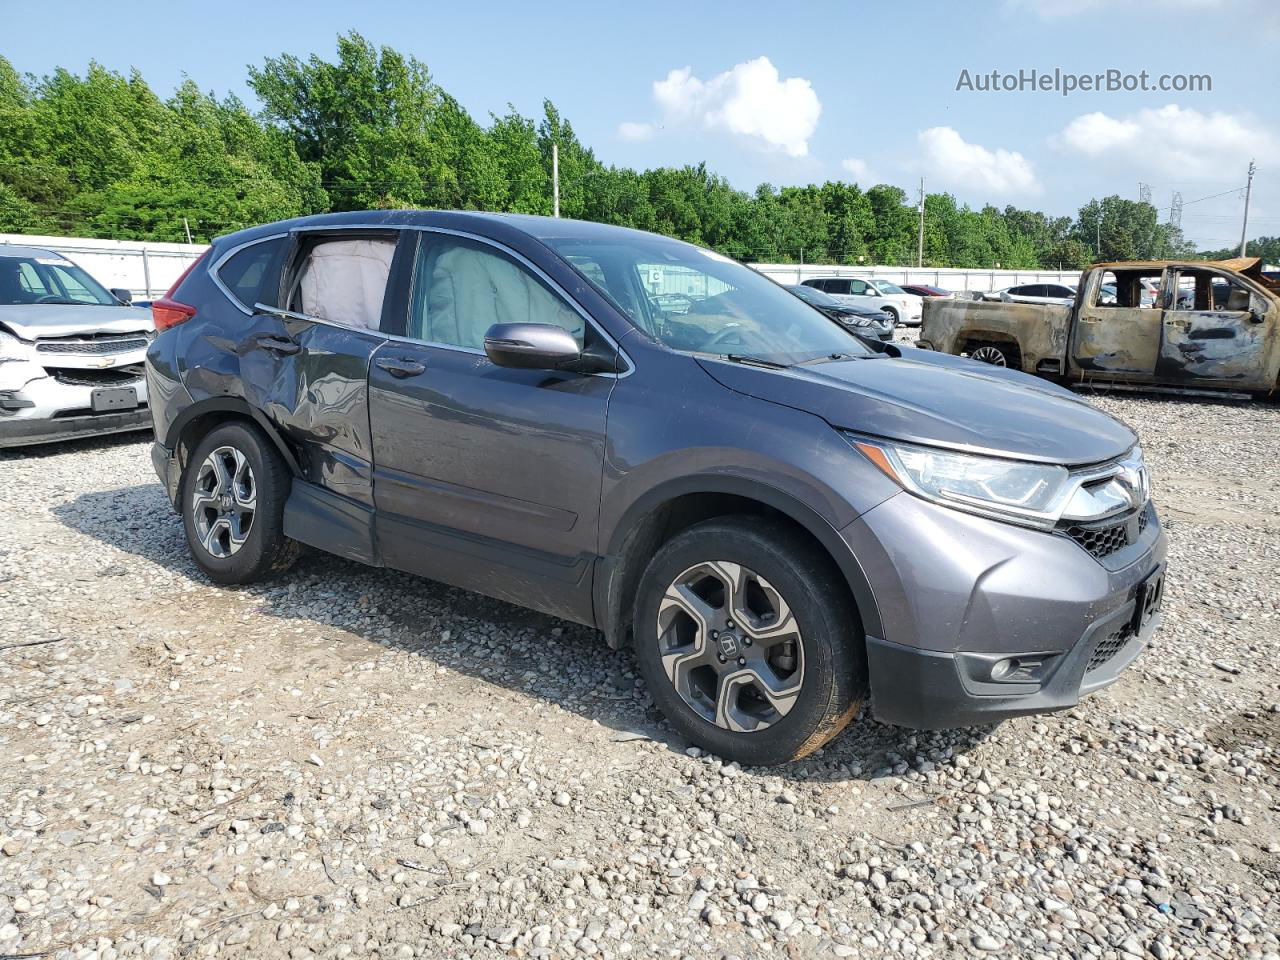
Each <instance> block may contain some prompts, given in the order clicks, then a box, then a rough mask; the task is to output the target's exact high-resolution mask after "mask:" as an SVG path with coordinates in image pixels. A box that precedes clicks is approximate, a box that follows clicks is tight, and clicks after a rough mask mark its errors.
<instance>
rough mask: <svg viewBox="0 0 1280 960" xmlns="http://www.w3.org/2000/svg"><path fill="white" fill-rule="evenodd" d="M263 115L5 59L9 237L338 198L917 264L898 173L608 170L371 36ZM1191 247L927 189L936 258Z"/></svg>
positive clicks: (1113, 207) (312, 71)
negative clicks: (888, 177)
mask: <svg viewBox="0 0 1280 960" xmlns="http://www.w3.org/2000/svg"><path fill="white" fill-rule="evenodd" d="M248 85H249V87H250V89H252V90H253V92H254V94H255V95H256V97H257V99H258V101H259V103H260V105H261V106H260V109H258V110H257V111H255V110H253V109H251V108H250V107H249V106H248V105H246V104H245V103H244V102H242V101H241V100H239V99H237V98H236V97H234V96H228V97H224V98H221V99H219V98H218V97H216V96H215V95H214V94H212V93H207V92H203V91H201V90H200V88H199V87H198V86H197V85H196V83H195V82H194V81H192V80H190V79H187V80H185V81H184V82H183V84H182V85H181V86H180V87H179V88H178V89H177V90H176V91H175V92H174V94H173V95H172V96H171V97H170V98H168V99H162V98H160V97H159V96H157V95H156V93H155V92H154V91H153V90H152V89H151V88H150V87H149V86H148V85H147V83H146V81H145V80H144V79H143V78H142V76H141V74H139V73H138V72H137V71H134V72H132V73H131V74H130V75H129V76H124V75H122V74H120V73H117V72H114V71H111V70H108V69H106V68H104V67H102V66H101V65H98V64H96V63H95V64H90V65H89V68H88V70H87V72H86V73H85V74H84V75H83V76H79V75H76V74H73V73H71V72H70V71H68V70H66V69H63V68H59V69H57V70H55V71H54V72H53V73H52V74H51V75H48V76H45V77H34V76H30V75H25V76H24V75H19V74H18V73H17V72H16V71H15V70H14V68H13V66H12V64H10V63H9V62H8V61H7V60H5V59H4V58H3V57H0V232H7V233H37V234H39V233H44V234H63V235H77V236H93V237H108V238H117V239H131V240H157V241H185V240H187V239H188V236H190V238H191V239H193V240H195V241H196V242H205V241H208V240H209V239H211V238H212V237H214V236H217V235H219V234H223V233H228V232H231V231H234V230H238V229H240V228H243V227H246V226H251V225H253V224H258V223H263V222H268V221H272V220H281V219H286V218H289V217H295V216H301V215H306V214H313V213H321V212H324V211H330V210H333V211H339V210H359V209H370V208H378V209H390V208H407V207H414V208H442V209H460V210H495V211H508V212H516V213H534V214H550V213H551V212H552V186H551V151H552V145H553V144H555V145H556V146H557V147H558V148H559V164H560V184H561V185H560V210H561V215H562V216H566V217H576V218H581V219H585V220H594V221H599V222H603V223H613V224H619V225H623V226H629V227H636V228H639V229H642V230H652V231H656V232H658V233H663V234H667V235H669V236H673V237H679V238H681V239H684V240H689V241H692V242H694V243H699V244H703V245H705V246H708V247H711V248H713V249H716V250H718V251H720V252H721V253H724V254H726V255H728V256H731V257H735V258H737V259H742V260H750V261H757V262H783V263H793V262H796V261H803V262H812V263H846V264H849V263H859V262H863V263H868V264H871V263H878V264H896V265H914V264H915V262H916V256H917V243H918V237H917V230H918V226H919V219H918V218H919V212H918V208H917V207H916V206H915V204H914V203H913V202H912V201H911V200H910V199H909V198H908V197H907V195H906V193H905V192H904V191H903V190H901V189H899V188H898V187H895V186H891V185H889V184H883V183H881V184H875V185H872V186H868V187H865V188H864V187H862V186H859V185H858V184H856V183H846V182H840V181H828V182H826V183H823V184H821V185H818V184H814V185H808V186H797V187H781V188H775V187H774V186H772V185H770V184H767V183H765V184H761V185H760V186H758V187H757V188H756V189H755V190H754V191H752V192H746V191H742V190H737V189H734V188H733V187H732V186H731V185H730V184H729V183H728V181H727V180H725V178H724V177H721V176H719V175H717V174H715V173H714V172H712V171H710V170H708V169H707V168H706V166H705V165H704V164H697V165H691V166H684V167H679V168H675V167H659V168H656V169H651V170H643V171H638V170H633V169H630V168H627V167H619V166H614V165H608V164H605V163H602V162H601V161H600V160H599V159H598V158H597V157H596V155H595V153H594V152H593V151H592V150H591V148H590V147H588V146H587V145H585V144H583V143H582V142H581V141H580V140H579V139H578V137H577V135H576V134H575V133H574V130H573V127H572V125H571V124H570V123H569V121H568V119H566V118H565V117H563V116H562V115H561V114H560V112H559V111H558V110H557V109H556V108H555V106H554V105H553V104H552V103H551V102H550V101H544V103H543V109H542V114H541V116H539V117H537V118H530V117H525V116H522V115H521V114H520V113H518V112H517V111H516V110H515V108H514V107H510V106H509V107H508V110H507V112H506V113H505V114H503V115H500V116H499V115H491V116H490V117H489V118H488V121H487V122H486V123H480V122H477V121H476V120H475V119H474V118H473V117H472V116H471V115H470V114H469V113H468V112H467V111H466V110H465V109H463V107H462V106H461V105H460V104H459V103H458V101H457V100H456V99H455V98H454V97H452V96H451V95H450V94H449V93H448V92H447V91H445V90H444V89H443V88H441V87H440V86H439V84H437V83H436V82H435V81H434V80H433V79H432V77H431V75H430V73H429V71H428V70H427V67H426V65H425V64H423V63H421V62H420V61H418V60H417V59H415V58H413V57H411V56H405V55H403V54H401V53H399V52H397V51H396V50H394V49H391V48H390V47H382V48H375V47H374V46H373V45H372V44H370V43H369V42H367V41H366V40H365V39H364V38H363V37H361V36H360V35H359V34H357V33H354V32H352V33H349V34H346V35H344V36H340V37H339V38H338V46H337V55H336V58H335V59H333V60H326V59H323V58H321V57H320V56H317V55H312V56H311V57H309V58H307V59H305V60H304V59H300V58H297V57H294V56H290V55H283V56H280V57H271V58H267V59H266V60H265V61H264V62H263V63H262V64H261V65H260V66H256V67H253V66H251V67H249V68H248ZM1189 253H1190V249H1189V248H1188V245H1187V244H1186V243H1185V242H1184V241H1183V239H1182V236H1181V234H1180V233H1179V232H1178V230H1177V229H1176V228H1174V227H1172V226H1171V225H1169V224H1165V223H1161V222H1160V221H1159V217H1158V214H1157V211H1156V209H1155V208H1154V207H1152V206H1151V205H1150V204H1147V203H1139V202H1137V201H1133V200H1128V199H1125V198H1123V197H1120V196H1109V197H1105V198H1103V199H1101V200H1093V201H1090V202H1089V203H1088V204H1086V205H1085V206H1083V207H1082V208H1081V209H1080V211H1079V213H1078V214H1077V216H1076V217H1074V218H1072V217H1053V216H1049V215H1047V214H1044V213H1042V212H1039V211H1035V210H1023V209H1019V208H1017V207H1014V206H1006V207H1004V208H1003V209H999V208H997V207H995V206H991V205H988V206H984V207H982V208H981V209H976V210H975V209H972V208H970V207H969V206H967V205H963V204H959V203H957V201H956V199H955V197H953V196H952V195H950V194H948V193H933V194H929V195H927V196H926V198H925V231H924V262H925V264H926V265H927V266H937V267H973V268H982V267H985V268H994V267H1003V268H1006V269H1034V268H1053V269H1056V268H1063V269H1074V268H1079V267H1082V266H1085V265H1086V264H1088V263H1091V262H1093V261H1095V260H1100V259H1101V260H1123V259H1134V258H1146V257H1151V258H1164V257H1173V256H1185V255H1188V254H1189Z"/></svg>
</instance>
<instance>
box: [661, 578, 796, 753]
mask: <svg viewBox="0 0 1280 960" xmlns="http://www.w3.org/2000/svg"><path fill="white" fill-rule="evenodd" d="M658 644H659V649H660V652H661V655H662V665H663V669H664V670H665V672H666V675H667V679H668V680H669V681H670V682H671V684H672V686H674V687H675V689H676V692H677V693H678V694H679V695H680V698H681V699H682V700H683V701H684V702H685V704H686V705H687V706H689V707H690V708H691V709H692V710H693V711H694V712H695V713H697V714H698V715H699V716H700V717H702V718H703V719H704V720H706V721H708V722H709V723H714V724H715V725H716V726H717V727H721V728H723V729H725V730H731V731H734V732H736V733H753V732H756V731H759V730H764V729H766V728H768V727H770V726H772V725H773V724H775V723H777V722H778V721H779V720H781V719H782V718H783V717H785V716H786V715H787V714H788V713H789V712H790V711H791V709H792V707H794V706H795V704H796V701H797V699H798V698H799V696H800V689H801V686H802V685H803V683H804V643H803V639H802V638H801V636H800V628H799V625H798V624H797V623H796V620H795V617H794V616H793V615H792V613H791V608H790V607H789V606H788V605H787V602H786V601H785V600H784V599H783V597H782V595H781V594H780V593H779V592H778V591H777V590H776V589H774V587H773V586H772V585H771V584H770V583H769V582H768V581H767V580H765V579H764V577H762V576H760V575H759V574H757V573H755V572H754V571H752V570H750V569H748V568H747V567H744V566H742V565H741V564H737V563H730V562H728V561H724V560H714V561H707V562H705V563H699V564H696V565H695V566H692V567H690V568H689V569H688V570H685V571H684V572H683V573H681V574H680V575H679V576H678V577H676V578H675V580H674V581H673V582H672V583H671V585H670V586H669V587H667V590H666V592H665V594H664V595H663V598H662V602H661V603H660V604H659V606H658Z"/></svg>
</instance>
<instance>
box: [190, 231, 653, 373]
mask: <svg viewBox="0 0 1280 960" xmlns="http://www.w3.org/2000/svg"><path fill="white" fill-rule="evenodd" d="M348 230H383V231H387V230H393V231H395V232H397V233H407V232H409V231H413V232H415V233H437V234H444V235H447V236H453V237H461V238H463V239H464V240H474V241H476V242H477V243H483V244H486V245H487V246H490V247H493V248H494V249H496V250H500V251H502V252H503V253H505V254H506V255H507V256H509V257H511V258H513V259H514V260H516V261H517V262H519V263H521V264H523V265H524V266H525V267H526V268H527V269H529V270H530V271H531V272H532V273H533V274H534V275H535V276H537V277H538V278H539V279H541V280H542V282H543V283H545V284H546V285H547V286H548V287H550V288H551V291H552V292H553V293H554V294H555V295H556V296H558V297H560V299H562V300H563V301H564V302H565V303H566V304H568V305H569V307H570V308H572V309H573V310H574V311H575V312H576V313H577V314H578V315H579V316H581V317H582V319H583V322H584V323H587V324H590V326H591V328H592V329H593V330H595V332H596V333H598V334H599V335H600V336H601V337H603V338H604V339H605V341H606V342H607V343H608V344H609V345H610V346H611V347H613V349H614V350H615V351H616V352H617V354H618V356H619V357H621V358H622V360H623V362H624V363H625V364H626V369H625V370H623V371H622V372H620V373H588V374H582V376H588V377H603V378H605V379H609V380H621V379H622V378H624V377H629V376H631V374H632V373H634V372H635V369H636V366H635V363H634V362H633V361H632V360H631V357H630V356H629V355H628V354H627V352H626V351H625V350H623V349H622V347H621V346H619V345H618V341H617V340H615V339H614V338H613V337H612V336H611V335H610V334H609V332H608V331H607V330H605V329H604V328H603V327H601V326H600V324H599V323H597V322H596V320H595V319H594V318H593V317H592V316H591V314H590V313H588V312H587V311H586V310H585V309H584V308H583V307H582V305H581V304H580V303H578V301H576V300H575V299H574V298H573V297H571V296H570V295H569V294H568V293H567V292H566V291H565V289H564V287H562V286H560V284H558V283H556V281H555V280H553V279H552V278H551V277H549V276H548V275H547V274H546V272H545V271H544V270H543V269H542V268H541V267H539V266H538V265H537V264H535V263H533V262H532V261H531V260H529V258H528V257H526V256H524V255H523V254H521V253H519V252H518V251H516V250H512V249H511V248H510V247H508V246H507V245H506V244H505V243H502V242H501V241H498V240H494V239H492V238H490V237H483V236H480V235H479V234H475V233H470V232H468V231H466V230H455V229H453V228H451V227H434V226H424V225H420V224H396V225H391V226H389V225H387V224H385V223H344V224H339V225H326V224H316V225H314V226H306V227H298V228H295V229H293V230H290V231H288V232H286V233H276V234H272V235H271V236H269V237H255V238H254V239H253V240H249V241H247V242H246V243H242V244H238V245H237V246H235V247H232V248H231V249H230V250H228V251H227V252H226V253H224V254H223V255H222V256H220V257H218V259H217V260H216V261H215V262H214V263H213V265H212V266H211V267H210V268H209V274H210V276H211V277H212V278H213V281H214V284H215V285H216V286H217V287H218V289H219V290H221V291H222V292H223V294H225V295H226V297H227V299H229V300H230V301H231V303H232V304H233V305H234V306H235V307H236V308H237V309H239V310H240V311H241V312H242V313H244V314H246V315H247V316H253V313H254V311H253V310H250V309H248V308H247V307H245V306H244V305H243V304H242V303H240V301H239V300H238V299H236V297H235V295H234V294H233V293H231V291H230V290H229V289H228V288H227V286H226V284H224V283H222V281H221V279H220V278H219V277H218V269H219V268H220V267H221V266H222V265H223V264H224V263H225V262H226V261H227V260H229V259H231V257H233V256H235V255H236V254H237V253H239V252H240V251H241V250H243V249H245V248H247V247H251V246H253V245H254V244H258V243H266V242H267V241H268V240H278V239H280V238H281V237H289V236H292V235H294V234H299V233H338V232H343V231H348ZM416 276H417V257H416V255H415V257H414V270H413V276H412V277H411V278H410V281H409V282H410V289H409V295H410V296H409V302H410V304H412V302H413V287H412V284H413V282H414V280H415V279H416ZM254 307H255V308H256V309H259V310H261V311H263V312H265V313H269V314H274V315H277V316H283V317H288V318H290V319H293V320H303V321H306V322H308V323H320V324H324V325H325V326H330V327H336V328H337V329H339V330H354V329H358V328H356V327H352V326H349V325H347V324H341V323H335V322H334V321H332V320H322V319H321V318H319V317H311V316H307V315H306V314H301V313H294V312H292V311H289V310H285V309H283V308H281V307H269V306H267V305H266V304H263V303H255V304H254ZM365 332H366V333H371V334H374V335H376V336H379V337H381V338H382V339H383V340H385V341H387V342H390V343H412V344H416V345H418V346H423V347H431V348H432V349H437V350H453V351H454V352H456V353H468V354H471V355H472V356H479V357H484V358H485V359H486V360H487V359H488V354H486V353H485V352H484V351H483V350H480V349H477V348H476V347H463V346H459V345H458V344H453V343H436V342H433V341H428V340H420V339H418V338H417V337H406V336H401V335H399V334H394V333H387V332H386V331H384V330H366V331H365Z"/></svg>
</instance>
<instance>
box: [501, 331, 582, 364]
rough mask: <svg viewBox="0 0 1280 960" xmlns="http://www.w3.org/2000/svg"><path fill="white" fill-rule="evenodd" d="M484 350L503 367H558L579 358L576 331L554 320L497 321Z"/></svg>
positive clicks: (579, 351) (579, 350)
mask: <svg viewBox="0 0 1280 960" xmlns="http://www.w3.org/2000/svg"><path fill="white" fill-rule="evenodd" d="M484 352H485V355H486V356H488V358H489V359H490V360H491V361H492V362H493V363H495V364H496V365H497V366H499V367H515V368H518V369H522V370H555V369H558V368H560V367H563V366H565V365H566V364H571V363H574V362H576V361H577V360H579V359H580V358H581V356H582V348H581V347H579V346H578V341H577V340H575V339H574V338H573V335H572V334H570V333H569V331H567V330H565V329H564V328H563V327H557V326H556V325H555V324H551V323H495V324H494V325H493V326H492V327H490V328H489V329H488V331H486V333H485V335H484Z"/></svg>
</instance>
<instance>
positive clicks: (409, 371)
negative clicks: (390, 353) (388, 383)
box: [374, 357, 427, 380]
mask: <svg viewBox="0 0 1280 960" xmlns="http://www.w3.org/2000/svg"><path fill="white" fill-rule="evenodd" d="M374 363H376V364H377V365H378V367H379V369H382V370H385V371H387V373H389V374H391V375H392V376H393V377H396V378H397V379H399V380H403V379H404V378H405V377H416V376H417V375H418V374H420V373H425V372H426V369H427V365H426V364H425V363H420V362H419V361H417V360H414V359H413V358H412V357H379V358H378V359H377V360H375V361H374Z"/></svg>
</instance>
